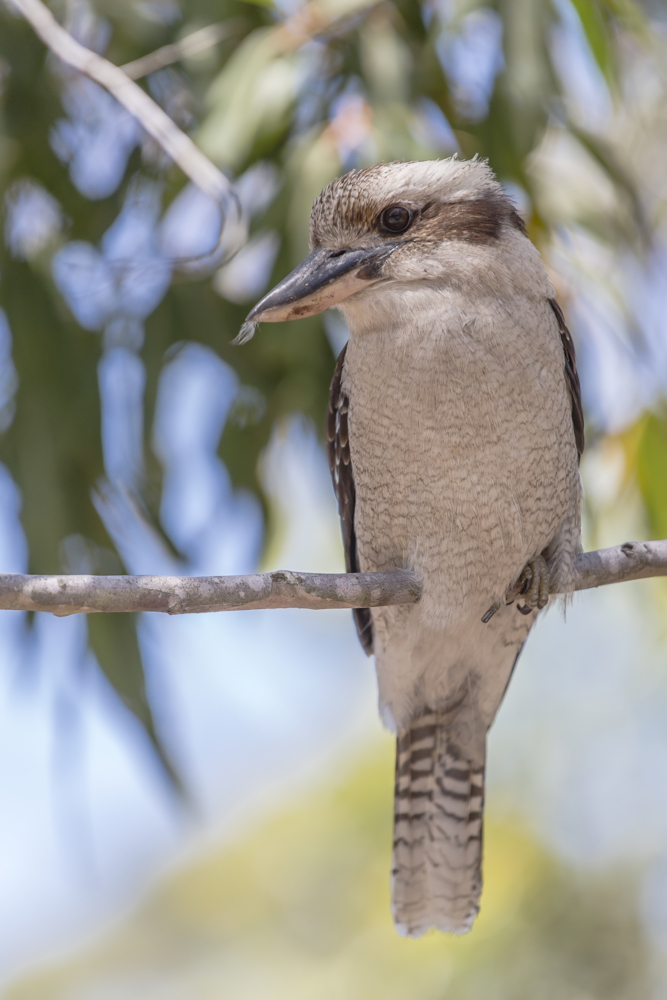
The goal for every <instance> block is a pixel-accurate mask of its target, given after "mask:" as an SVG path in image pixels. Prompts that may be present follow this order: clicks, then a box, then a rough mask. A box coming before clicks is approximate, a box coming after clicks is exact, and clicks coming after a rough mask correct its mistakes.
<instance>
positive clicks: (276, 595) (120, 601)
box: [0, 570, 421, 615]
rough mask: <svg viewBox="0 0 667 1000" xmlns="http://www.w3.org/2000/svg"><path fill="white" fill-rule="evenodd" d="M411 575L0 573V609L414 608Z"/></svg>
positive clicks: (418, 589)
mask: <svg viewBox="0 0 667 1000" xmlns="http://www.w3.org/2000/svg"><path fill="white" fill-rule="evenodd" d="M420 594H421V587H420V585H419V582H418V581H417V580H416V579H415V577H414V576H413V575H412V574H411V573H407V572H404V571H402V570H396V571H394V572H391V573H292V572H290V571H279V572H276V573H254V574H252V575H250V576H186V577H179V576H13V575H8V574H7V575H0V609H3V610H23V611H50V612H51V613H52V614H54V615H73V614H77V613H81V612H83V613H88V612H91V611H165V612H166V613H167V614H170V615H185V614H196V613H200V612H205V611H243V610H253V609H257V608H311V609H313V610H323V609H331V608H357V607H361V608H374V607H378V606H380V605H385V604H414V603H415V602H416V601H418V600H419V597H420Z"/></svg>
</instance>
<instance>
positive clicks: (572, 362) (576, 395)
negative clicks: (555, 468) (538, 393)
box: [549, 299, 584, 455]
mask: <svg viewBox="0 0 667 1000" xmlns="http://www.w3.org/2000/svg"><path fill="white" fill-rule="evenodd" d="M549 305H550V306H551V308H552V309H553V311H554V313H555V316H556V319H557V320H558V329H559V330H560V339H561V343H562V344H563V354H564V355H565V381H566V382H567V388H568V390H569V393H570V398H571V400H572V423H573V425H574V440H575V441H576V442H577V451H578V452H579V454H580V455H581V454H582V453H583V450H584V411H583V409H582V406H581V386H580V385H579V376H578V375H577V363H576V358H575V354H574V344H573V343H572V337H571V335H570V331H569V330H568V328H567V324H566V322H565V317H564V316H563V310H562V309H561V307H560V306H559V305H558V303H557V302H556V300H555V299H549Z"/></svg>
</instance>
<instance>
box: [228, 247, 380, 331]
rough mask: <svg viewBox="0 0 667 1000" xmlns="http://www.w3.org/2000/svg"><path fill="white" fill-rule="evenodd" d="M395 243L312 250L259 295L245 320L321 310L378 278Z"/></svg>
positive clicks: (289, 316) (296, 316) (270, 319)
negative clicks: (266, 292)
mask: <svg viewBox="0 0 667 1000" xmlns="http://www.w3.org/2000/svg"><path fill="white" fill-rule="evenodd" d="M397 246H398V244H397V243H392V244H387V243H385V244H383V245H382V246H380V247H367V248H364V249H360V250H322V249H319V250H313V252H312V253H311V254H310V256H309V257H306V259H305V260H304V261H303V263H301V264H299V266H298V267H296V268H295V269H294V270H293V271H292V273H291V274H288V275H287V277H286V278H283V280H282V281H281V282H280V284H279V285H276V287H275V288H273V289H272V290H271V291H270V292H268V294H267V295H265V296H264V298H263V299H261V300H260V301H259V302H258V303H257V305H256V306H255V307H254V309H251V310H250V312H249V313H248V315H247V317H246V322H248V323H280V322H282V321H283V320H286V319H301V318H302V317H304V316H314V315H315V314H316V313H321V312H324V310H325V309H329V307H330V306H335V305H336V304H337V303H338V302H342V301H343V300H344V299H347V298H349V297H350V295H354V294H355V292H359V291H361V290H362V289H363V288H368V287H369V285H371V284H373V283H374V282H376V281H379V280H380V279H381V273H380V272H381V269H382V264H383V263H384V262H385V260H386V259H387V257H389V256H390V254H391V253H393V251H394V250H395V249H396V247H397Z"/></svg>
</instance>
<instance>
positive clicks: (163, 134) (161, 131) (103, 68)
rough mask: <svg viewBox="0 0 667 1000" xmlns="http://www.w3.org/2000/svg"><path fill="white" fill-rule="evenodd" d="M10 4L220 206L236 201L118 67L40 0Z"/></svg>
mask: <svg viewBox="0 0 667 1000" xmlns="http://www.w3.org/2000/svg"><path fill="white" fill-rule="evenodd" d="M12 3H13V4H14V7H15V8H16V9H17V10H18V11H19V13H21V14H22V15H23V17H24V18H25V19H26V21H28V22H29V23H30V24H31V25H32V27H33V28H34V30H35V32H36V33H37V34H38V35H39V37H40V38H41V39H42V41H43V42H44V43H45V44H46V45H47V46H48V47H49V48H50V49H51V51H52V52H54V53H55V54H56V55H57V56H58V58H59V59H62V60H63V62H66V63H68V64H69V65H70V66H73V67H74V68H75V69H77V70H79V72H81V73H84V74H85V75H86V76H88V77H90V79H91V80H94V81H95V83H99V84H100V86H102V87H104V88H105V89H106V90H108V91H109V93H110V94H112V95H113V96H114V97H115V98H116V100H117V101H118V102H119V104H122V105H123V107H124V108H127V110H128V111H129V112H130V114H132V115H134V117H135V118H136V119H137V120H138V121H139V122H140V124H141V125H142V126H143V128H144V129H145V130H146V132H148V134H149V135H151V136H152V137H153V139H155V141H156V142H157V143H159V145H160V146H161V147H162V149H163V150H164V151H165V152H166V153H167V154H168V155H169V156H170V157H171V158H172V160H173V161H174V162H175V163H177V164H178V166H179V167H180V168H181V170H182V171H183V173H184V174H186V175H187V176H188V177H189V178H190V180H191V181H192V182H193V183H194V184H196V185H197V187H198V188H200V190H201V191H203V192H204V194H206V195H208V197H209V198H212V199H213V200H214V201H216V202H218V204H220V205H226V204H228V203H229V202H230V201H233V202H234V204H235V206H236V205H237V197H236V194H235V192H234V190H233V188H232V185H231V184H230V182H229V181H228V180H227V178H226V177H225V175H224V174H223V173H222V172H221V171H220V170H218V168H217V167H216V166H215V165H214V164H213V163H211V161H210V160H209V159H208V157H207V156H205V155H204V153H202V151H201V150H200V149H199V148H198V147H197V146H195V144H194V142H193V141H192V139H190V137H189V136H187V135H186V134H185V132H182V131H181V130H180V129H179V127H178V126H177V125H176V124H175V123H174V122H173V121H172V120H171V118H170V117H169V115H167V114H166V113H165V112H164V111H163V110H162V108H161V107H160V106H159V104H156V103H155V101H153V100H152V99H151V98H150V97H149V96H148V94H147V93H146V92H145V91H144V90H142V89H141V87H139V86H138V84H136V83H135V82H134V81H133V80H130V78H129V77H128V76H127V74H126V73H124V72H123V70H122V69H121V68H120V66H114V64H113V63H111V62H109V60H108V59H104V58H103V57H102V56H99V55H98V54H97V53H96V52H92V51H91V50H90V49H87V48H86V47H85V46H84V45H81V43H80V42H77V41H76V39H75V38H72V36H71V35H70V34H69V33H68V32H67V31H65V29H64V28H63V27H62V25H60V24H58V22H57V21H56V19H55V18H54V16H53V14H52V13H51V11H50V10H49V9H48V8H47V7H45V6H44V4H43V3H42V2H41V0H12Z"/></svg>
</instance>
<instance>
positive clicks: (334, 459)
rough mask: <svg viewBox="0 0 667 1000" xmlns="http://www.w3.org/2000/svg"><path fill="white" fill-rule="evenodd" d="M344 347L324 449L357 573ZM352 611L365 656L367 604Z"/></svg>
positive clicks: (369, 630) (369, 632)
mask: <svg viewBox="0 0 667 1000" xmlns="http://www.w3.org/2000/svg"><path fill="white" fill-rule="evenodd" d="M346 351H347V347H344V348H343V350H342V351H341V352H340V357H339V358H338V361H337V362H336V370H335V371H334V376H333V380H332V382H331V389H330V391H329V409H328V410H327V450H328V453H329V469H330V470H331V478H332V480H333V487H334V492H335V494H336V499H337V500H338V512H339V514H340V523H341V528H342V530H343V546H344V548H345V567H346V569H347V572H348V573H359V572H360V569H359V558H358V555H357V536H356V534H355V531H354V505H355V492H354V477H353V475H352V462H351V460H350V439H349V434H348V409H349V403H348V398H347V396H346V395H345V393H344V392H343V388H342V385H341V382H342V377H343V364H344V363H345V352H346ZM352 614H353V615H354V620H355V623H356V626H357V632H358V633H359V640H360V642H361V645H362V646H363V647H364V649H365V650H366V653H367V654H368V656H370V655H371V653H372V652H373V620H372V618H371V612H370V608H354V609H353V611H352Z"/></svg>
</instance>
